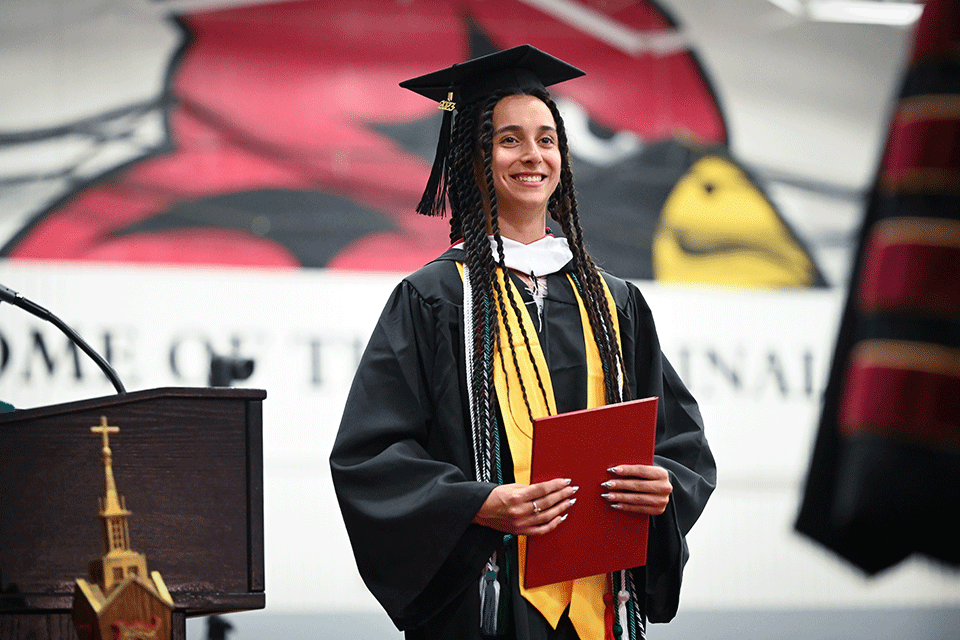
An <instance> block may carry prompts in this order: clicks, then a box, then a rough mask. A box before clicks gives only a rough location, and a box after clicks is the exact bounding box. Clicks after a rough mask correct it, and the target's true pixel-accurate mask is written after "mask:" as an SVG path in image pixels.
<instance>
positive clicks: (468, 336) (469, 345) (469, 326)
mask: <svg viewBox="0 0 960 640" xmlns="http://www.w3.org/2000/svg"><path fill="white" fill-rule="evenodd" d="M463 352H464V355H465V357H466V365H467V404H468V406H469V407H470V433H471V434H473V439H474V449H477V444H478V442H477V436H478V429H479V426H478V425H479V424H480V416H478V415H477V413H476V408H475V406H474V404H473V366H474V362H473V289H472V287H471V286H470V269H469V267H467V265H466V264H464V265H463ZM482 460H483V450H482V447H481V448H480V449H479V450H475V451H474V452H473V465H474V471H475V473H476V478H477V480H478V481H480V482H483V481H486V480H488V479H489V478H487V477H486V473H485V471H486V465H485V464H483V462H482Z"/></svg>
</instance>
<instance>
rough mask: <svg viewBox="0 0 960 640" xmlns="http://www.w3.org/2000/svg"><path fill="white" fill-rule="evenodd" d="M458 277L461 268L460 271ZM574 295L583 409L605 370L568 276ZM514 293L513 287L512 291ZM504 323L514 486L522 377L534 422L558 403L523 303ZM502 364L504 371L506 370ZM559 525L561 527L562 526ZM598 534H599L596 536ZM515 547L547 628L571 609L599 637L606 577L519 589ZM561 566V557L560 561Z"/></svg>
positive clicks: (524, 470) (521, 458) (503, 398)
mask: <svg viewBox="0 0 960 640" xmlns="http://www.w3.org/2000/svg"><path fill="white" fill-rule="evenodd" d="M458 264H459V263H458ZM460 274H461V277H462V275H463V268H462V266H461V269H460ZM497 277H498V278H499V280H500V287H501V291H503V292H504V295H506V291H507V290H506V287H508V286H509V287H514V285H513V282H512V280H511V279H510V278H509V277H505V274H504V273H503V271H502V270H499V269H498V270H497ZM567 278H568V279H569V280H570V285H571V287H572V288H573V293H574V295H575V296H576V298H577V305H578V306H579V308H580V324H581V327H582V330H583V343H584V347H585V352H586V356H587V408H588V409H592V408H595V407H599V406H602V405H604V404H606V398H605V393H604V383H603V368H602V364H601V361H600V351H599V350H598V349H597V343H596V341H595V340H594V337H593V329H592V328H591V327H590V319H589V318H588V316H587V311H586V308H585V307H584V304H583V300H582V299H581V297H580V293H579V292H578V291H577V287H576V285H575V284H574V282H573V279H572V278H570V276H569V275H568V276H567ZM600 282H601V283H602V285H603V290H604V294H605V296H606V299H607V304H608V305H609V308H610V316H611V317H612V318H613V325H614V328H615V329H616V335H617V342H618V344H617V348H618V349H620V344H619V340H620V327H619V320H618V318H617V307H616V304H615V303H614V301H613V296H612V295H611V294H610V289H609V288H608V287H607V283H606V282H604V280H603V278H600ZM514 291H515V292H516V288H515V287H514ZM515 295H516V298H517V300H520V294H519V292H516V294H515ZM505 306H506V310H507V319H506V321H507V323H509V325H510V331H511V333H512V334H513V339H514V345H513V348H514V352H515V353H516V355H517V361H518V362H519V365H520V366H519V371H518V370H517V368H516V367H515V366H514V363H513V358H512V357H511V355H510V353H509V351H508V350H507V349H508V347H507V345H508V344H509V338H508V336H507V329H506V326H505V325H504V319H503V318H500V317H499V316H500V314H497V317H498V319H499V325H500V348H501V350H502V355H503V357H502V358H500V357H499V356H495V357H494V384H495V386H496V390H497V399H498V402H499V404H500V413H501V415H502V416H503V421H504V430H505V431H506V434H507V441H508V442H509V443H510V453H511V454H512V456H513V475H514V479H515V481H516V482H518V483H520V484H530V460H531V454H532V449H533V424H531V422H530V417H529V416H528V414H527V410H526V407H525V406H524V404H523V395H522V394H521V391H520V373H521V372H522V374H523V379H524V381H525V382H526V388H527V401H528V402H529V404H530V412H531V413H532V414H533V417H534V418H541V417H544V416H548V415H554V414H556V412H557V407H556V400H555V399H554V394H553V383H552V382H551V380H550V372H549V370H548V369H547V361H546V358H545V357H544V355H543V349H542V347H541V346H540V340H539V338H538V336H537V331H536V329H535V328H534V326H533V321H532V320H531V319H530V314H529V313H528V312H527V310H526V305H523V304H521V305H519V306H520V309H521V313H520V317H519V318H518V317H517V314H516V313H514V311H513V307H512V306H511V305H510V304H509V303H507V304H506V305H505ZM521 323H522V325H523V326H524V328H525V329H526V332H527V337H528V338H529V340H530V352H531V353H533V360H532V361H531V359H530V355H529V353H528V352H527V348H526V346H525V344H524V342H523V334H522V333H521V332H520V325H521ZM534 363H536V367H537V370H539V371H540V377H541V379H542V380H543V386H544V389H545V390H546V392H547V393H546V396H547V403H548V404H547V403H544V398H543V394H541V393H540V390H539V389H538V388H537V387H536V386H535V385H534V384H533V382H534V381H535V380H536V373H534V368H533V367H534ZM504 365H506V370H504ZM560 526H561V527H562V526H563V525H562V524H561V525H560ZM598 535H600V533H599V532H598ZM517 548H518V555H519V563H518V564H519V569H520V572H519V573H520V576H519V578H520V593H521V594H523V597H524V598H526V599H527V600H528V601H529V602H530V603H531V604H532V605H533V606H534V607H536V608H537V610H538V611H539V612H540V613H541V614H543V616H544V617H545V618H546V619H547V621H548V622H549V623H550V625H551V626H552V627H553V628H554V629H556V628H557V623H558V622H559V621H560V616H561V615H563V611H564V610H565V609H566V608H567V606H568V605H569V606H570V620H571V622H572V623H573V626H574V628H575V629H576V630H577V634H578V635H579V636H580V637H581V638H603V637H605V631H604V610H605V604H604V601H603V596H604V594H605V593H607V592H608V591H609V588H610V579H609V576H608V574H601V575H597V576H590V577H587V578H580V579H578V580H572V581H569V582H560V583H556V584H550V585H545V586H542V587H536V588H534V589H527V588H525V587H524V586H523V582H524V568H525V567H526V554H527V538H526V536H517ZM558 561H559V562H563V559H558Z"/></svg>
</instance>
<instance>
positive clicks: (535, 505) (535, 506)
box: [532, 500, 543, 513]
mask: <svg viewBox="0 0 960 640" xmlns="http://www.w3.org/2000/svg"><path fill="white" fill-rule="evenodd" d="M532 502H533V512H534V513H540V512H541V511H543V509H541V508H540V507H538V506H537V501H536V500H533V501H532Z"/></svg>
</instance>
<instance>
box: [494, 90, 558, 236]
mask: <svg viewBox="0 0 960 640" xmlns="http://www.w3.org/2000/svg"><path fill="white" fill-rule="evenodd" d="M561 162H562V161H561V157H560V146H559V144H558V140H557V129H556V122H555V121H554V119H553V114H552V113H550V108H549V107H548V106H547V105H546V104H544V103H543V101H541V100H540V99H539V98H537V97H535V96H528V95H514V96H507V97H505V98H503V99H502V100H500V102H498V103H497V105H496V107H494V109H493V156H492V162H491V169H492V171H493V183H494V188H495V190H496V194H497V212H498V215H499V218H500V224H501V231H502V233H503V235H505V236H506V237H510V238H513V239H515V240H519V241H521V242H532V241H533V240H537V239H539V238H541V237H542V236H543V234H544V229H545V226H546V211H547V202H548V201H549V200H550V196H551V195H552V194H553V192H554V191H555V190H556V188H557V185H558V184H559V182H560V167H561ZM517 235H520V236H522V237H516V236H517ZM531 236H535V237H531Z"/></svg>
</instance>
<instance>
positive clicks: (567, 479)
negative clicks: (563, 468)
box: [563, 478, 573, 484]
mask: <svg viewBox="0 0 960 640" xmlns="http://www.w3.org/2000/svg"><path fill="white" fill-rule="evenodd" d="M571 482H573V480H571V479H570V478H564V479H563V484H570V483H571Z"/></svg>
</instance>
